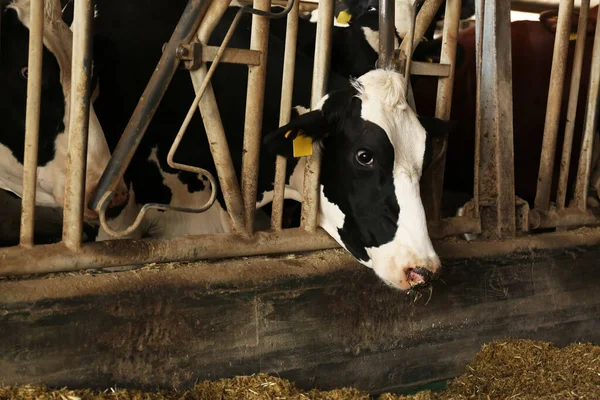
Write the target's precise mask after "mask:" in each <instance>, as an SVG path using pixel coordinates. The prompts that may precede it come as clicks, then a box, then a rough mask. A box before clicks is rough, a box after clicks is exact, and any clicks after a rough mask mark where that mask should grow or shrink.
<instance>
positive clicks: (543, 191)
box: [535, 0, 573, 211]
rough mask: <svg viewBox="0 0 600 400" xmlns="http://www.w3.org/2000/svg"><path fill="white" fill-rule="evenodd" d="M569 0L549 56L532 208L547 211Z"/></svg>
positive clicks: (568, 29) (570, 7)
mask: <svg viewBox="0 0 600 400" xmlns="http://www.w3.org/2000/svg"><path fill="white" fill-rule="evenodd" d="M572 11H573V0H561V1H560V6H559V9H558V23H557V26H556V39H555V41H554V54H553V56H552V71H551V72H550V87H549V90H548V105H547V107H546V121H545V123H544V139H543V141H542V155H541V157H540V169H539V175H538V185H537V192H536V195H535V208H536V209H539V210H542V211H547V210H548V207H549V206H550V190H551V185H552V175H553V173H554V157H555V154H556V139H557V135H558V123H559V119H560V105H561V101H562V93H563V86H564V80H565V72H566V68H567V52H568V50H569V34H570V33H571V14H572Z"/></svg>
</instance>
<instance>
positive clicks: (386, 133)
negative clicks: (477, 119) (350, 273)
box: [95, 0, 446, 289]
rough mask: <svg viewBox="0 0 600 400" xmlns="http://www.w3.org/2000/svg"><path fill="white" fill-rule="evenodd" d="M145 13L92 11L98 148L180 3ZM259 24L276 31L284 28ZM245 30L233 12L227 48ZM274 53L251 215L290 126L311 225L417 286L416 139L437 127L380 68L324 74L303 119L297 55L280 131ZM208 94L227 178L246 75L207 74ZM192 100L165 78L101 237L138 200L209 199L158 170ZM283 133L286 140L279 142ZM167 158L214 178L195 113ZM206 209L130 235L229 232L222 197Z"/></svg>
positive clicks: (216, 37)
mask: <svg viewBox="0 0 600 400" xmlns="http://www.w3.org/2000/svg"><path fill="white" fill-rule="evenodd" d="M111 4H112V6H111ZM152 4H153V8H152V9H151V10H150V9H149V8H148V7H138V6H136V5H135V2H133V4H131V3H128V4H127V5H122V3H121V2H117V1H115V0H105V1H104V2H100V3H99V9H98V18H97V20H96V27H97V39H98V42H97V43H99V47H98V48H97V50H98V51H97V52H96V53H97V54H99V55H100V56H99V57H100V58H102V55H106V54H108V55H109V56H110V57H109V58H108V60H107V59H104V60H103V61H101V62H97V64H96V66H97V68H98V71H99V72H98V73H99V82H100V88H101V89H100V96H99V98H98V100H97V102H96V103H95V105H96V110H97V112H98V115H99V118H100V120H101V121H102V124H103V128H104V130H105V132H106V133H107V135H108V136H109V143H116V140H117V139H118V137H119V135H120V133H121V132H122V131H123V129H124V127H125V125H126V124H127V121H128V117H129V115H130V114H131V112H132V111H133V108H134V107H135V103H136V102H137V100H138V98H139V96H140V94H141V93H142V91H143V89H144V87H145V84H146V82H147V81H148V78H149V76H150V75H151V73H152V71H153V69H154V66H155V65H156V63H157V61H158V59H159V57H160V49H161V47H162V44H163V43H164V42H166V41H167V40H168V38H169V37H170V35H171V32H172V29H173V27H174V25H175V23H176V21H177V19H178V18H179V16H180V15H179V13H178V12H177V11H178V10H179V11H180V10H182V9H183V5H185V2H184V1H181V8H178V7H175V6H174V4H173V2H170V3H169V4H168V6H167V5H166V4H164V3H160V2H156V3H154V2H153V3H152ZM130 7H131V8H130ZM236 12H237V8H236V7H231V8H230V9H228V11H227V12H226V13H225V15H224V17H223V18H222V20H221V21H220V23H219V25H218V26H217V28H216V29H215V31H214V33H213V35H212V37H211V39H210V41H209V44H211V45H220V43H221V42H222V40H223V37H224V35H225V33H226V31H227V28H228V27H229V25H230V23H231V21H232V20H233V18H234V16H235V14H236ZM146 13H147V15H145V14H146ZM157 16H160V21H161V22H160V23H159V22H158V20H157ZM146 17H148V19H147V20H146V19H145V18H146ZM103 18H106V20H103ZM133 18H135V20H136V21H145V23H146V24H147V29H144V27H140V26H136V27H135V29H133V28H131V27H130V25H128V21H131V19H133ZM271 23H272V24H276V23H283V24H285V21H282V22H276V21H272V22H271ZM250 26H251V16H249V15H244V17H243V18H242V20H241V22H240V24H239V26H238V28H237V30H236V33H235V34H234V35H233V37H232V39H231V41H230V44H229V45H230V47H234V48H248V47H249V44H250V34H249V33H250ZM134 31H135V32H134ZM107 49H110V50H107ZM107 51H108V52H107ZM283 54H284V41H283V39H282V38H280V37H278V36H277V35H271V36H270V38H269V50H268V64H267V84H266V88H265V102H264V104H265V107H264V118H263V127H262V128H263V129H262V131H263V132H265V133H268V132H271V134H269V135H267V136H265V140H266V144H267V147H266V148H263V149H262V153H261V157H260V165H259V171H260V174H259V181H258V198H257V207H262V206H264V205H265V204H267V203H269V202H270V201H271V200H272V192H273V177H274V166H275V156H276V154H278V153H279V154H283V155H287V156H289V155H290V154H291V149H292V139H293V136H294V135H295V134H297V133H298V131H297V129H298V128H299V129H301V130H302V132H303V134H304V135H310V136H312V138H313V141H314V142H315V151H322V152H323V169H322V179H321V210H320V217H319V221H320V225H321V226H323V227H324V228H325V229H326V230H327V231H328V232H329V233H330V234H331V235H332V236H333V237H334V238H335V239H336V240H337V241H338V242H339V243H340V244H341V245H342V246H344V247H345V248H347V249H348V250H349V251H350V252H351V253H352V254H353V255H354V256H355V257H356V258H357V259H358V260H360V261H361V262H362V263H363V264H365V265H367V266H369V267H372V268H373V269H374V270H375V271H376V273H377V274H378V275H379V276H380V277H381V278H383V280H384V281H385V282H387V283H388V284H390V285H392V286H394V287H399V288H402V289H407V288H409V287H410V286H411V284H414V283H419V282H421V281H423V279H424V277H425V276H426V275H428V274H430V273H434V272H435V271H436V270H437V269H438V267H439V259H438V257H437V255H436V254H435V251H434V250H433V247H432V245H431V241H430V239H429V236H428V234H427V226H426V223H425V215H424V212H423V207H422V205H421V200H420V197H419V178H420V176H421V172H422V168H423V163H424V159H425V158H426V154H427V152H426V142H427V138H428V134H427V132H426V130H425V129H424V127H423V125H425V126H427V127H428V129H429V130H432V131H431V132H430V133H431V134H435V132H433V130H435V131H441V130H443V129H446V127H445V125H444V124H442V123H441V122H439V121H437V120H423V121H421V123H420V122H419V118H418V117H417V116H416V115H415V114H414V113H413V112H412V110H411V109H410V108H409V107H408V106H407V104H406V101H405V97H404V96H405V94H404V92H403V87H404V82H403V78H402V77H401V75H399V74H397V73H395V72H391V71H382V70H376V71H372V72H370V73H368V74H366V75H364V76H362V77H360V78H359V79H358V81H356V82H353V83H352V82H351V81H349V80H348V78H347V77H343V76H340V75H338V74H335V73H331V74H330V76H329V92H330V93H331V94H330V95H328V96H325V98H324V99H323V100H322V101H321V105H320V107H319V109H316V110H314V111H312V112H305V111H306V109H304V108H303V107H302V106H306V105H308V104H309V103H310V88H311V82H312V66H313V58H312V57H311V56H308V55H306V54H305V53H303V52H298V55H297V60H296V76H295V82H294V95H293V104H297V105H298V107H296V109H295V110H296V111H295V112H294V116H293V118H292V121H291V123H290V125H289V126H286V127H283V128H280V127H279V124H278V121H279V104H280V96H281V76H282V68H283ZM96 61H98V60H96ZM212 85H213V88H214V92H215V96H216V100H217V104H218V105H219V110H220V112H221V119H222V122H223V125H224V128H225V132H226V135H227V138H228V143H229V147H230V151H231V154H232V158H233V162H234V167H235V169H236V172H237V174H238V177H239V176H240V170H241V158H242V157H241V155H242V144H243V131H244V112H245V111H244V110H245V105H246V104H245V103H246V86H247V67H245V66H242V65H234V64H221V65H219V67H218V68H217V70H216V73H215V76H214V77H213V80H212ZM193 97H194V92H193V88H192V86H191V82H190V77H189V73H188V72H187V71H185V70H181V71H179V72H177V73H176V74H175V77H174V78H173V80H172V82H171V85H170V87H169V89H168V91H167V93H166V95H165V97H164V98H163V101H162V103H161V105H160V107H159V108H158V110H157V113H156V114H155V117H154V119H153V120H152V123H151V124H150V126H149V128H148V130H147V132H146V135H145V137H144V139H143V140H142V142H141V144H140V147H139V148H138V151H137V152H136V154H135V156H134V158H133V160H132V163H131V164H130V167H129V169H128V170H127V172H126V180H127V181H128V182H130V184H131V188H132V190H131V196H130V202H129V204H128V205H127V207H126V208H125V210H123V211H122V212H121V213H120V214H118V215H116V216H114V218H113V219H112V220H111V221H110V222H109V223H110V225H111V226H112V227H113V228H116V229H119V228H120V229H122V228H124V227H125V226H128V225H130V224H131V223H132V222H133V219H134V217H135V216H136V215H137V212H138V211H139V209H140V207H141V206H142V205H143V204H145V203H151V202H152V203H163V204H171V205H178V206H186V207H198V206H200V205H202V204H203V203H204V202H205V201H206V199H207V198H208V196H209V194H210V190H212V188H210V185H209V183H208V182H206V181H205V180H203V179H199V177H198V176H196V175H195V174H191V173H188V172H181V171H177V170H173V169H171V168H170V167H169V166H168V165H167V164H166V158H167V153H168V151H169V148H170V146H171V144H172V140H173V138H174V135H175V134H176V132H177V130H178V127H179V124H180V123H181V121H183V119H184V117H185V113H186V112H187V109H188V107H189V105H190V104H191V103H192V100H193ZM115 102H116V103H115ZM115 108H120V110H115ZM299 114H302V115H299ZM104 121H107V122H106V123H105V122H104ZM432 121H433V123H431V122H432ZM288 130H293V131H294V132H295V134H294V135H289V136H288V137H287V138H286V137H285V133H286V132H287V131H288ZM175 160H176V161H177V162H180V163H186V164H190V165H195V166H198V167H201V168H205V169H207V170H208V171H210V172H212V173H213V174H215V175H216V171H215V167H214V163H213V160H212V156H211V154H210V151H209V146H208V142H207V139H206V136H205V133H204V126H203V124H202V121H201V119H200V117H199V115H196V116H195V117H194V118H193V119H192V122H191V125H190V127H189V129H188V133H187V134H186V136H185V137H184V139H183V141H182V143H181V145H180V146H179V151H178V152H177V153H176V155H175ZM304 163H305V160H304V159H300V160H299V159H296V158H293V157H288V164H287V181H286V183H287V186H286V191H285V195H286V198H289V199H294V200H296V201H301V200H302V198H301V193H302V184H303V176H304ZM217 200H218V201H217V202H215V204H214V205H213V207H212V208H211V209H210V210H209V211H207V212H206V213H203V214H183V213H178V212H172V211H166V212H159V211H154V212H150V213H149V214H148V215H147V217H146V219H145V222H144V224H143V225H142V226H141V227H140V229H138V230H137V231H136V232H134V233H133V234H132V235H131V236H132V237H147V236H151V237H174V236H180V235H183V234H201V233H218V232H228V231H230V224H229V221H228V216H227V214H226V212H225V204H224V201H223V196H222V193H220V192H219V194H218V196H217ZM107 238H109V237H108V235H106V234H105V233H103V232H101V233H100V235H99V239H101V240H103V239H107Z"/></svg>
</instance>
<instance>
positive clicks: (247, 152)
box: [0, 0, 600, 275]
mask: <svg viewBox="0 0 600 400" xmlns="http://www.w3.org/2000/svg"><path fill="white" fill-rule="evenodd" d="M442 1H443V0H426V1H425V2H424V3H423V4H422V6H421V10H420V12H419V13H418V15H417V16H416V22H415V24H414V26H413V27H412V29H411V32H410V34H409V35H408V36H407V38H405V39H404V40H403V41H402V44H401V45H400V47H399V49H394V30H393V29H394V26H393V24H394V22H393V21H394V1H393V0H380V10H381V14H380V59H379V65H396V66H397V68H398V69H399V70H400V71H403V72H404V73H405V74H406V73H411V74H421V75H433V76H438V77H439V82H438V90H437V103H436V104H437V106H436V110H435V114H436V115H435V116H436V117H437V118H440V119H446V120H447V119H449V118H450V114H451V101H452V92H453V77H454V62H455V57H456V48H457V43H456V40H457V36H458V27H459V19H460V12H461V0H446V14H445V21H444V28H443V44H442V50H441V63H440V64H428V63H419V62H414V61H413V62H411V56H412V52H413V50H414V49H415V48H416V46H417V44H418V43H419V42H420V41H421V39H422V37H423V36H424V34H425V31H426V29H427V27H428V26H429V25H430V23H431V21H432V20H433V19H434V16H435V13H436V11H437V10H438V8H439V7H440V5H441V4H442ZM43 3H44V0H31V8H32V14H31V35H30V50H29V51H30V56H29V80H28V102H27V125H26V137H25V141H26V146H25V148H26V152H25V161H24V166H25V168H24V171H25V172H24V177H23V183H24V192H23V203H22V207H23V209H22V217H21V245H20V246H15V247H11V248H2V249H0V275H20V274H30V273H41V272H56V271H73V270H81V269H87V268H102V267H114V266H121V265H131V264H143V263H150V262H168V261H187V260H198V259H214V258H224V257H237V256H252V255H261V254H262V255H264V254H276V253H288V252H302V251H309V250H318V249H327V248H334V247H338V245H337V243H336V242H335V241H334V240H333V239H332V238H330V237H329V236H328V235H327V234H326V233H325V232H324V231H323V230H322V229H320V228H318V199H319V196H318V182H319V169H320V160H319V158H318V153H315V155H313V156H311V157H310V158H309V159H308V161H307V165H306V169H305V187H304V193H303V196H304V197H303V199H304V201H303V203H302V218H301V227H300V228H292V229H282V212H283V200H284V199H283V194H284V181H285V167H286V160H285V159H284V158H282V157H278V158H277V161H276V163H277V165H276V177H275V195H274V199H273V209H272V210H273V211H272V221H271V228H272V229H271V231H268V232H255V231H254V226H253V224H254V214H255V207H256V192H257V179H258V171H257V168H256V167H255V166H256V165H257V163H258V158H259V146H260V139H261V121H262V104H263V95H264V86H265V79H266V63H265V62H261V58H260V55H261V54H262V53H264V52H265V51H266V47H267V43H268V34H269V18H273V17H275V18H281V17H283V16H286V15H287V17H286V18H287V36H286V42H285V65H284V72H283V85H282V99H281V114H280V121H279V122H280V124H282V125H283V124H285V123H287V122H288V121H289V119H290V110H291V107H292V100H291V94H292V93H291V92H292V87H293V76H294V68H295V65H294V60H295V51H296V38H297V32H298V14H299V9H300V2H299V1H297V0H296V1H289V2H288V3H287V4H286V10H285V11H284V12H282V13H281V14H279V15H273V14H271V13H270V5H271V1H270V0H255V1H254V7H253V8H252V9H246V11H243V12H252V13H253V14H254V15H253V17H252V18H253V21H252V22H253V23H252V32H251V46H250V49H245V50H244V49H242V50H237V51H235V52H231V51H227V50H226V46H227V41H228V37H229V35H227V36H226V38H225V41H224V43H223V45H222V46H220V47H218V48H215V47H211V46H207V45H206V43H207V42H208V38H209V37H210V35H211V33H212V31H213V29H214V28H215V27H216V24H217V23H218V22H219V20H220V18H221V17H222V15H223V14H224V12H225V11H226V9H227V7H228V6H229V2H227V1H216V0H215V1H212V2H211V1H210V0H190V1H189V3H188V5H187V7H186V9H185V11H184V13H183V15H182V17H181V19H180V21H179V23H178V25H177V28H176V29H175V31H174V34H173V36H172V37H171V39H170V41H169V42H168V43H167V44H166V45H165V47H164V50H163V55H162V57H161V59H160V61H159V63H158V66H157V68H156V70H155V72H154V74H153V75H152V77H151V79H150V81H149V83H148V85H147V87H146V90H145V91H144V93H143V95H142V97H141V98H140V101H139V103H138V105H137V107H136V109H135V111H134V113H133V115H132V118H131V120H130V122H129V125H128V126H127V128H126V130H125V132H124V133H123V136H122V137H121V140H120V142H119V144H118V146H117V148H116V149H115V151H114V153H113V156H112V158H111V160H110V163H109V165H108V166H107V168H106V170H105V172H104V175H103V176H102V178H101V180H100V182H99V184H98V189H97V193H96V196H95V198H94V199H93V201H92V203H91V207H92V208H95V209H96V210H97V211H98V212H99V215H100V221H101V223H102V225H103V227H104V228H105V229H107V231H109V232H111V233H112V234H113V235H115V236H119V235H121V236H122V235H123V234H125V233H127V231H125V232H116V231H113V230H112V229H111V228H110V225H108V224H107V221H106V218H105V211H106V207H107V205H108V203H109V202H110V199H111V197H112V195H113V194H114V192H115V191H116V189H117V184H118V182H119V180H120V179H121V178H122V177H123V174H124V173H125V170H126V168H127V166H128V164H129V162H130V161H131V158H132V157H133V154H134V152H135V150H136V147H137V145H138V144H139V142H140V140H141V138H142V136H143V134H144V132H145V130H146V128H147V127H148V125H149V123H150V120H151V118H152V115H153V113H154V111H155V110H156V108H157V106H158V103H159V102H160V99H161V98H162V96H163V94H164V93H165V91H166V89H167V87H168V84H169V82H170V80H171V78H172V77H173V75H174V73H175V71H176V69H177V68H178V66H179V65H180V63H182V62H183V63H184V64H186V65H187V66H188V67H190V68H189V69H190V76H191V79H192V82H193V84H194V88H195V90H196V94H197V96H196V99H195V102H194V104H193V105H192V107H191V108H190V112H189V113H188V118H186V121H185V122H184V124H183V126H182V128H181V129H180V131H179V134H178V135H177V138H176V140H175V142H174V143H173V147H172V148H171V151H170V153H169V158H168V162H169V165H170V166H171V167H173V168H176V169H180V170H185V171H192V172H196V173H200V174H204V175H207V176H209V178H210V179H214V178H212V176H211V175H210V174H209V173H207V172H206V171H204V170H200V169H198V168H196V167H192V166H187V165H182V164H179V163H175V162H174V161H173V154H174V153H175V150H176V149H177V146H178V145H179V142H180V140H181V137H182V136H183V135H184V134H185V131H186V128H187V124H189V121H190V119H191V115H192V114H193V112H194V111H195V109H196V107H198V108H199V110H200V112H201V114H202V116H203V120H204V122H205V126H206V131H207V135H208V138H209V142H210V146H211V149H210V150H211V153H212V155H213V158H214V160H215V165H216V168H217V177H218V182H219V184H220V186H221V189H222V191H223V193H224V200H225V203H226V206H227V211H228V213H229V216H230V217H231V222H232V230H233V232H232V233H225V234H209V235H198V236H185V237H180V238H175V239H168V240H158V239H148V240H129V239H122V240H118V239H115V240H108V241H101V242H91V243H82V241H81V238H82V226H83V210H84V207H85V205H84V179H85V167H86V152H85V151H86V149H87V131H88V129H87V128H88V126H87V125H88V118H87V116H88V115H89V109H90V89H89V87H90V85H89V84H88V81H89V80H90V75H89V71H90V65H89V63H90V60H91V57H90V47H91V40H92V37H91V35H92V32H91V20H92V15H93V2H92V0H76V1H75V14H74V21H75V23H74V27H75V29H74V43H73V64H72V67H73V84H72V95H71V102H72V103H71V114H70V123H71V125H70V126H71V129H70V137H69V155H70V157H69V165H68V170H67V171H68V174H67V177H66V179H67V185H66V193H65V204H64V225H63V241H62V242H61V243H58V244H50V245H34V244H33V231H34V230H33V228H34V225H33V224H34V206H35V200H34V199H35V187H36V165H37V160H36V154H37V142H38V126H39V111H40V90H41V89H40V78H41V50H42V24H43V19H42V10H43ZM572 4H573V3H572V1H569V0H563V1H561V3H560V12H559V25H558V30H557V40H556V45H555V53H554V64H553V69H552V80H551V85H553V86H552V87H551V90H550V96H549V98H548V111H547V118H546V126H545V134H544V144H543V155H542V159H541V163H540V177H542V179H540V181H539V184H538V193H537V197H536V201H535V207H534V209H532V210H529V208H528V206H527V205H526V204H525V205H524V204H523V203H522V202H518V201H516V200H515V193H514V167H513V165H514V154H513V133H512V81H511V68H512V67H511V59H510V52H511V41H510V2H503V1H500V0H495V1H486V2H485V3H484V1H483V0H478V1H477V2H476V21H477V22H476V30H477V64H478V68H477V71H478V76H477V81H478V82H477V88H478V90H477V96H478V101H477V105H478V110H477V116H478V117H477V118H478V120H477V129H476V147H475V148H476V154H475V165H474V172H475V185H474V198H473V200H472V201H471V202H470V203H469V204H470V207H468V210H469V211H468V212H466V213H465V215H462V216H457V217H452V218H442V217H441V211H440V210H441V201H442V192H443V181H444V172H445V171H444V169H445V153H446V148H447V142H448V139H449V138H447V137H444V138H441V139H439V140H438V141H436V142H434V148H433V159H434V163H433V164H432V166H431V167H430V168H429V170H428V171H427V173H426V174H425V176H424V178H423V184H422V193H423V199H424V204H425V208H426V213H427V216H428V220H429V228H430V234H431V236H432V237H433V238H442V237H446V236H451V235H458V234H463V233H485V234H486V235H487V236H488V237H491V238H504V237H512V236H515V235H516V234H517V231H524V232H528V231H530V230H531V229H535V228H548V227H568V226H580V225H589V224H595V223H598V222H600V219H599V218H598V217H597V213H596V212H595V211H593V210H590V209H588V208H587V205H586V198H587V187H588V185H589V180H590V168H591V154H592V139H593V134H594V132H595V128H596V125H595V123H596V107H595V104H596V102H597V98H598V84H599V81H598V78H599V77H598V75H599V72H600V65H599V63H600V54H598V52H599V51H600V49H598V47H599V46H600V40H598V36H599V35H600V31H599V30H596V39H595V44H594V57H593V65H592V77H591V79H590V90H589V95H588V105H587V114H586V125H585V134H584V139H583V144H582V154H581V159H580V163H579V172H578V178H577V189H576V195H575V198H574V201H573V203H572V204H571V205H569V206H568V207H567V206H566V202H565V199H566V197H565V196H566V195H565V193H566V190H565V187H566V175H567V172H568V165H569V163H568V161H569V157H570V148H571V146H570V144H571V140H572V136H573V124H570V125H568V126H567V132H566V135H565V146H564V149H563V161H565V160H566V162H563V166H562V167H561V170H560V171H559V173H560V182H561V183H560V187H559V194H558V203H557V205H556V207H550V203H549V193H550V182H549V181H548V177H550V178H551V177H552V173H553V171H552V167H553V160H554V151H555V148H556V136H557V129H558V124H557V121H558V118H559V113H560V104H561V100H562V99H561V93H562V87H561V85H562V81H563V79H561V77H564V70H565V61H564V60H565V59H566V48H567V46H566V43H568V35H569V26H568V25H569V21H570V18H571V12H572V9H573V5H572ZM308 7H310V5H308ZM588 9H589V0H583V1H582V4H581V9H580V21H584V22H585V19H586V17H587V11H588ZM239 15H241V14H239ZM239 15H238V17H239ZM238 17H236V19H235V20H234V25H235V24H236V23H237V21H238V20H239V18H238ZM333 17H334V1H333V0H329V1H321V2H320V3H319V20H318V24H317V35H316V51H315V60H314V70H313V87H312V101H311V106H313V107H314V106H315V105H316V103H317V102H318V101H319V100H320V99H321V98H322V96H323V95H324V94H325V93H326V87H327V75H328V70H329V62H330V54H331V32H332V26H333V19H334V18H333ZM579 29H580V30H581V29H583V32H585V23H582V24H580V25H579ZM230 32H232V30H230ZM584 40H585V34H580V35H579V36H578V39H577V51H576V61H575V63H574V65H575V67H574V73H573V82H572V84H571V94H570V97H569V100H568V101H569V116H572V114H573V113H574V112H575V110H576V109H577V94H578V92H577V90H578V88H579V76H580V74H581V59H582V53H583V41H584ZM194 42H197V43H200V44H201V46H202V50H201V55H200V56H198V55H197V54H196V55H194V51H197V48H195V45H194ZM483 54H485V55H486V57H483ZM507 55H508V56H507ZM207 62H211V63H212V65H211V67H210V69H208V68H207V64H206V63H207ZM219 62H221V63H224V62H231V63H240V64H246V65H248V68H249V79H248V92H247V93H248V95H247V96H248V97H247V102H246V104H247V106H246V108H247V109H246V118H245V129H244V156H243V159H242V173H241V177H240V179H241V182H239V183H238V178H237V176H236V174H235V171H234V168H233V162H232V159H231V154H230V151H229V147H228V144H227V140H226V137H225V132H224V129H223V125H222V123H221V119H220V115H219V109H218V107H217V104H216V100H215V95H214V92H213V89H212V86H211V84H210V78H211V76H212V73H213V72H214V69H215V68H217V65H218V63H219ZM482 77H485V80H482ZM409 93H410V90H409ZM409 100H412V99H411V98H410V94H409ZM413 106H414V103H413ZM571 120H573V119H571ZM450 140H452V139H451V138H450ZM565 169H567V170H566V171H565ZM213 183H214V181H213ZM214 187H215V185H213V188H214ZM213 201H214V196H213V197H212V198H211V200H209V202H208V203H207V205H206V206H205V207H203V208H202V209H199V210H185V209H183V210H182V211H190V212H202V211H203V210H205V209H206V208H208V207H209V206H210V204H212V202H213ZM151 208H163V209H164V208H165V207H164V205H157V204H149V205H146V206H144V207H143V208H142V211H141V212H140V214H139V215H138V218H137V220H136V222H135V224H139V222H140V221H141V220H142V218H143V216H144V213H145V212H146V211H148V210H149V209H151ZM134 226H135V225H134ZM131 228H132V227H130V229H131Z"/></svg>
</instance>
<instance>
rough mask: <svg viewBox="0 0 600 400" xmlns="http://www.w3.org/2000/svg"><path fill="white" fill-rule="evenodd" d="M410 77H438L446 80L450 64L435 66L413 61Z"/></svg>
mask: <svg viewBox="0 0 600 400" xmlns="http://www.w3.org/2000/svg"><path fill="white" fill-rule="evenodd" d="M410 74H411V75H422V76H439V77H442V78H446V77H448V76H450V64H437V63H428V62H422V61H413V62H412V63H411V67H410Z"/></svg>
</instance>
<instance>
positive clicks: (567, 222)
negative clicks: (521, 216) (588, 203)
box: [529, 208, 600, 229]
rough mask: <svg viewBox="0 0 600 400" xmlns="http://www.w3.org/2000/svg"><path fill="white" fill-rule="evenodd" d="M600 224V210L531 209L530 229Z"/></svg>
mask: <svg viewBox="0 0 600 400" xmlns="http://www.w3.org/2000/svg"><path fill="white" fill-rule="evenodd" d="M599 224H600V210H598V209H592V208H588V209H587V211H581V210H578V209H576V208H564V209H562V210H555V209H551V210H549V211H548V212H543V211H541V210H536V209H533V210H531V211H529V228H530V229H547V228H569V227H582V226H590V225H599Z"/></svg>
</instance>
